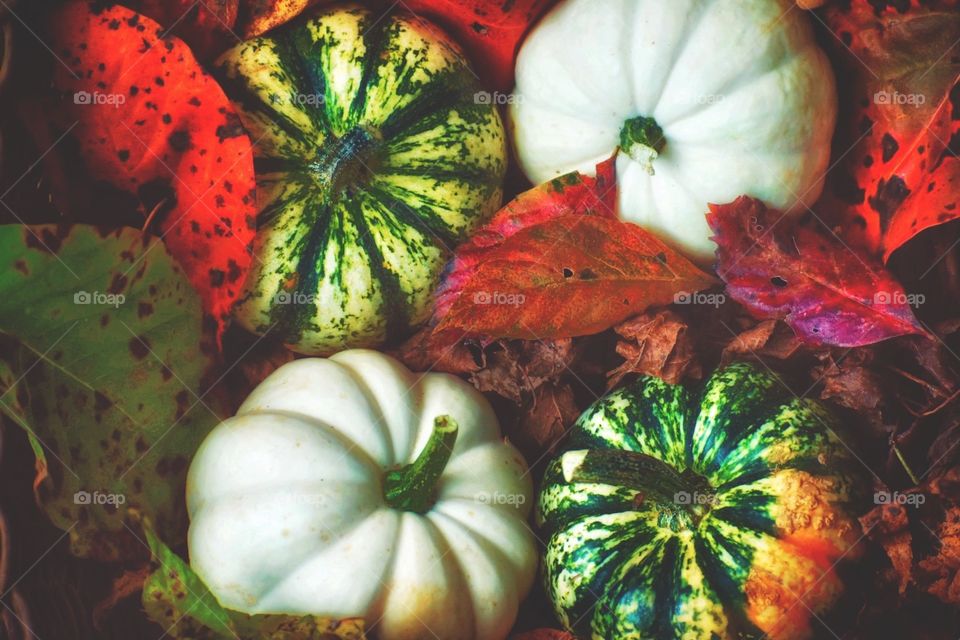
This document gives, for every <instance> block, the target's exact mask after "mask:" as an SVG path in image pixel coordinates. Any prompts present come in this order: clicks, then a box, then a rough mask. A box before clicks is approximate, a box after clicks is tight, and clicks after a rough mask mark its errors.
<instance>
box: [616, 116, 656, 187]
mask: <svg viewBox="0 0 960 640" xmlns="http://www.w3.org/2000/svg"><path fill="white" fill-rule="evenodd" d="M666 143H667V141H666V139H664V137H663V129H661V128H660V125H658V124H657V121H656V120H654V119H653V118H648V117H646V116H637V117H636V118H630V119H629V120H627V121H626V122H624V123H623V128H622V129H621V130H620V149H622V150H623V152H624V153H626V154H627V155H628V156H630V157H631V158H632V159H633V160H634V161H635V162H638V163H640V166H642V167H643V168H644V170H646V172H647V173H648V174H650V175H651V176H652V175H653V161H654V160H656V159H657V157H658V156H659V155H660V152H661V151H663V147H664V145H665V144H666Z"/></svg>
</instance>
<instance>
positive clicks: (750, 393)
mask: <svg viewBox="0 0 960 640" xmlns="http://www.w3.org/2000/svg"><path fill="white" fill-rule="evenodd" d="M836 428H837V424H836V422H835V421H834V419H833V418H832V416H831V415H830V414H828V413H827V412H826V410H825V409H824V408H823V407H822V406H821V405H819V404H818V403H816V402H814V401H812V400H805V399H797V398H795V397H794V396H793V395H791V394H790V393H789V392H788V391H787V390H786V388H785V387H784V386H783V385H782V384H781V383H780V382H779V381H778V380H777V379H776V377H775V376H774V375H773V374H770V373H767V372H765V371H760V370H758V369H757V368H755V367H754V366H752V365H749V364H745V363H735V364H732V365H729V366H728V367H726V368H724V369H721V370H719V371H717V372H715V373H714V374H713V375H712V376H711V377H710V378H709V379H708V380H707V382H706V383H705V386H704V387H703V389H702V390H701V391H700V393H699V394H698V395H696V396H694V395H693V394H690V393H688V392H687V391H686V390H685V389H684V388H682V387H679V386H673V385H669V384H666V383H664V382H663V381H662V380H659V379H657V378H651V377H643V378H639V379H638V380H636V381H635V382H633V383H631V384H629V385H627V386H625V387H623V388H621V389H619V390H617V391H614V392H613V393H611V394H610V395H608V396H606V397H605V398H603V399H601V400H599V401H598V402H596V403H595V404H594V405H593V406H592V407H590V408H589V409H588V410H587V411H586V412H585V413H584V414H583V415H582V416H581V417H580V419H579V420H578V421H577V423H576V425H575V427H574V430H573V433H572V434H571V436H570V440H569V442H568V445H567V450H566V451H565V452H564V453H562V454H561V455H560V456H559V457H557V458H556V459H554V460H553V461H552V462H551V463H550V465H549V466H548V468H547V471H546V474H545V476H544V481H543V485H542V489H541V493H540V496H539V501H538V505H537V522H538V524H539V525H540V526H541V527H542V529H543V531H544V532H545V533H546V534H547V535H548V536H549V538H548V542H547V545H546V551H545V559H544V577H545V581H546V589H547V593H548V595H549V597H550V599H551V601H552V602H553V605H554V608H555V610H556V612H557V615H558V617H559V619H560V620H561V622H562V623H563V624H564V626H565V627H566V628H567V629H569V630H571V631H573V632H575V633H577V634H578V636H579V637H584V638H603V639H604V640H620V639H623V638H655V639H657V640H669V639H677V640H681V639H683V640H728V639H729V640H732V639H734V638H738V639H742V638H753V639H759V638H771V639H773V640H780V639H795V638H796V639H799V638H806V637H809V636H810V635H811V633H812V632H813V630H814V628H815V626H816V624H817V622H816V616H820V615H822V614H823V613H824V612H826V610H827V609H829V607H830V606H832V605H833V604H834V603H835V602H836V600H837V598H838V597H839V595H840V593H841V592H842V590H843V585H842V583H841V581H840V578H839V576H838V573H837V571H836V565H837V563H838V562H839V561H840V560H841V559H854V558H856V557H857V556H858V555H859V554H860V553H861V549H860V547H859V546H858V545H857V542H858V541H859V531H860V528H859V525H858V524H857V521H856V519H855V517H854V515H853V508H854V505H855V503H856V502H857V500H859V499H860V497H861V496H862V494H861V493H860V491H862V488H861V487H860V484H859V482H858V480H859V478H858V474H857V463H856V462H855V461H853V460H851V458H850V456H849V453H848V450H847V449H846V447H845V446H844V445H843V443H842V442H840V440H839V439H838V438H837V436H836V435H835V433H834V430H835V429H836ZM798 598H802V602H801V601H800V600H798Z"/></svg>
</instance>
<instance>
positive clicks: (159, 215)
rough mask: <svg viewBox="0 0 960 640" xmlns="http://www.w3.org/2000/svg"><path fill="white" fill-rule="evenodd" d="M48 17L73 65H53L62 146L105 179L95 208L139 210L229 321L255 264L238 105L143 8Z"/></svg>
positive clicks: (76, 8)
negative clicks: (235, 107) (65, 139)
mask: <svg viewBox="0 0 960 640" xmlns="http://www.w3.org/2000/svg"><path fill="white" fill-rule="evenodd" d="M50 24H51V25H52V26H51V37H52V39H51V42H53V43H54V45H53V46H54V48H55V49H56V50H57V51H58V53H59V54H61V57H62V58H63V60H64V61H65V63H66V64H67V65H69V69H68V68H67V67H66V66H63V65H58V66H57V69H56V74H55V77H54V86H55V88H56V89H57V90H59V92H60V94H61V96H62V101H61V104H60V105H59V108H58V109H55V110H54V112H53V116H54V117H55V118H56V119H57V120H58V121H59V122H60V123H61V126H62V127H63V129H64V130H65V131H68V134H67V135H68V137H69V142H64V143H63V145H64V146H65V147H66V148H74V149H77V150H78V151H79V154H78V156H77V157H78V158H79V160H78V162H79V163H81V164H82V166H81V167H73V168H71V171H70V174H71V175H72V176H74V178H73V180H74V182H76V178H75V176H76V175H78V173H79V170H81V169H82V170H83V171H84V172H85V176H88V177H89V181H91V182H93V183H96V184H101V185H106V186H107V188H108V195H106V196H103V197H102V198H101V200H99V201H97V200H94V204H93V206H92V207H91V209H92V211H94V212H97V211H99V212H100V214H101V215H103V216H107V215H109V214H110V212H111V209H114V208H117V206H118V203H124V204H125V205H126V206H129V207H130V208H131V209H134V210H136V211H137V212H138V214H139V215H140V216H141V218H140V221H141V222H142V226H144V227H148V226H149V227H150V228H151V229H154V230H156V231H157V232H158V233H159V235H161V236H162V238H163V241H164V243H165V244H166V246H167V248H168V249H169V251H170V253H171V255H173V257H174V258H175V259H176V260H178V261H179V262H180V264H181V265H182V266H183V268H184V271H185V272H186V273H187V275H188V277H189V279H190V281H191V283H192V284H193V285H194V287H195V288H196V289H197V291H198V292H199V293H200V296H201V299H202V301H203V304H204V309H205V311H206V312H207V313H209V314H211V315H212V316H213V317H214V318H215V319H216V320H217V321H218V322H219V323H221V324H220V326H221V327H222V326H223V325H222V323H223V322H224V321H225V320H226V319H227V318H228V316H229V314H230V310H231V307H232V306H233V303H234V301H235V299H236V298H237V296H238V295H239V293H240V290H241V286H242V285H243V279H244V277H245V275H246V272H247V270H248V267H249V265H250V260H251V254H250V252H249V247H250V244H251V242H252V240H253V235H254V227H255V214H256V209H255V205H256V202H255V193H254V188H255V183H254V173H253V155H252V153H251V144H250V139H249V137H248V136H247V135H246V133H245V132H244V130H243V127H242V126H241V125H240V121H239V119H238V118H237V116H236V114H235V113H234V111H233V108H232V107H231V106H230V103H229V101H228V100H227V98H226V96H225V95H224V94H223V91H221V89H220V87H219V86H218V85H217V83H216V81H214V80H213V79H212V78H211V77H210V76H209V75H207V73H206V72H205V71H204V70H203V69H202V68H201V67H200V65H199V64H197V62H196V60H195V59H194V57H193V54H191V53H190V50H189V49H188V48H187V47H186V45H184V44H183V42H181V41H180V40H179V39H177V38H174V37H172V36H167V37H164V36H163V30H162V29H161V27H160V26H159V25H158V24H157V23H156V22H154V21H153V20H151V19H149V18H147V17H145V16H142V15H140V14H138V13H135V12H133V11H130V10H129V9H126V8H124V7H121V6H111V7H104V6H102V5H99V4H97V3H86V2H80V3H69V4H67V5H65V6H63V7H62V8H61V9H60V10H59V11H58V12H57V13H55V14H54V15H52V16H51V23H50ZM71 123H75V124H71ZM71 197H72V196H67V197H65V198H64V205H65V208H69V207H70V204H71V203H70V200H71ZM90 222H98V220H90Z"/></svg>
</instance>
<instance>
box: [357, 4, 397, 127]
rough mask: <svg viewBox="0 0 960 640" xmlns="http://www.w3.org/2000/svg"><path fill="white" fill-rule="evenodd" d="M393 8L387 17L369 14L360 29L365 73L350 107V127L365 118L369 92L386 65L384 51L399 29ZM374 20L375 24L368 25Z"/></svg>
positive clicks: (363, 72)
mask: <svg viewBox="0 0 960 640" xmlns="http://www.w3.org/2000/svg"><path fill="white" fill-rule="evenodd" d="M392 12H393V8H392V7H391V8H390V9H389V10H388V12H387V15H381V16H378V17H376V18H374V17H373V16H371V14H369V13H367V14H365V16H364V20H363V22H361V23H360V28H361V29H362V30H363V34H362V37H363V49H364V56H363V71H362V75H361V78H360V85H359V87H358V89H357V94H356V95H355V96H354V97H353V102H352V103H351V105H350V112H349V125H350V126H355V125H356V124H358V123H359V122H360V119H361V118H362V117H363V112H364V110H365V107H366V104H367V92H368V91H369V90H370V87H371V86H373V85H374V84H376V83H377V82H378V80H379V77H380V67H381V65H383V64H385V62H384V60H383V58H384V55H383V54H384V51H386V49H387V45H388V44H389V43H390V41H391V40H392V38H393V35H394V32H395V31H396V29H398V28H399V27H398V23H397V22H395V20H394V18H393V16H392V15H389V14H392ZM371 19H372V20H374V22H373V24H369V25H368V23H369V22H370V21H371ZM388 31H390V33H388Z"/></svg>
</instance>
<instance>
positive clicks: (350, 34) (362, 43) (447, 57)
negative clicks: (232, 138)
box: [217, 6, 506, 354]
mask: <svg viewBox="0 0 960 640" xmlns="http://www.w3.org/2000/svg"><path fill="white" fill-rule="evenodd" d="M217 69H218V71H217V73H218V76H219V79H220V80H221V83H222V85H223V87H224V89H225V91H226V92H227V95H228V96H229V97H230V99H231V100H232V101H233V102H234V104H235V105H236V107H237V111H238V113H239V115H240V119H241V120H242V123H243V125H244V127H245V128H246V129H247V131H248V133H249V134H250V136H251V139H252V141H253V142H254V153H255V169H256V173H257V206H258V210H259V216H258V220H257V224H258V233H257V238H256V243H255V260H254V267H253V269H252V271H251V273H250V275H249V278H248V280H247V285H246V291H245V293H244V295H243V296H242V297H241V300H240V301H239V303H238V306H237V309H236V318H237V320H238V321H239V322H240V324H242V325H243V326H245V327H246V328H248V329H250V330H252V331H254V332H256V333H261V334H262V333H266V332H267V331H269V332H270V333H271V335H275V336H281V337H282V339H283V340H284V341H285V342H286V343H287V344H288V345H289V346H290V347H291V348H292V349H294V350H296V351H299V352H302V353H308V354H325V353H330V352H334V351H338V350H340V349H342V348H345V347H355V346H373V345H377V344H380V343H382V342H384V341H387V340H391V339H394V338H397V337H400V336H402V335H403V334H404V333H406V332H408V331H409V329H410V328H411V327H412V326H414V325H416V324H417V323H419V322H422V321H423V320H425V319H426V316H427V315H428V313H429V309H430V303H431V292H432V290H433V288H434V287H435V285H436V283H437V280H438V277H439V274H440V271H441V269H442V268H443V265H444V262H445V260H446V257H447V255H448V252H449V250H450V249H452V248H453V247H454V246H455V245H456V244H457V243H458V242H459V241H460V240H462V239H463V238H464V237H465V236H466V235H468V234H469V233H470V232H471V231H473V230H474V229H475V228H476V227H477V226H478V225H479V224H481V223H482V222H483V221H484V220H485V218H486V217H488V216H489V215H491V214H492V213H493V212H495V211H496V209H497V208H498V207H499V205H500V201H501V197H502V180H503V176H504V172H505V170H506V147H505V137H504V130H503V123H502V122H501V120H500V116H499V114H498V112H497V109H496V107H495V106H493V105H491V104H489V102H490V101H489V100H483V99H477V97H476V96H477V94H476V92H477V90H478V86H477V84H476V76H475V75H474V74H473V72H472V71H471V70H470V68H469V67H468V65H467V62H466V60H465V58H464V56H463V54H462V53H461V52H460V49H459V48H458V47H457V46H456V45H455V44H453V43H452V42H451V41H450V40H449V39H448V38H447V37H446V36H445V35H444V34H443V33H442V32H440V31H439V30H438V29H437V28H436V27H434V26H432V25H430V24H428V23H427V22H425V21H423V20H421V19H418V18H415V17H413V16H407V15H390V16H386V17H381V16H378V15H373V14H371V13H370V12H368V11H366V10H364V9H360V8H357V7H352V6H347V7H337V8H333V9H326V10H324V11H323V12H321V13H318V14H316V15H314V16H312V17H311V18H310V19H306V20H301V21H299V22H297V23H294V24H292V25H288V26H286V27H284V28H282V29H280V30H278V31H276V32H273V33H270V34H268V35H266V36H264V37H260V38H256V39H253V40H249V41H247V42H243V43H241V44H239V45H237V46H236V47H234V48H233V49H231V50H229V51H227V52H226V53H225V54H224V55H223V56H222V57H221V58H220V59H219V61H218V63H217Z"/></svg>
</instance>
